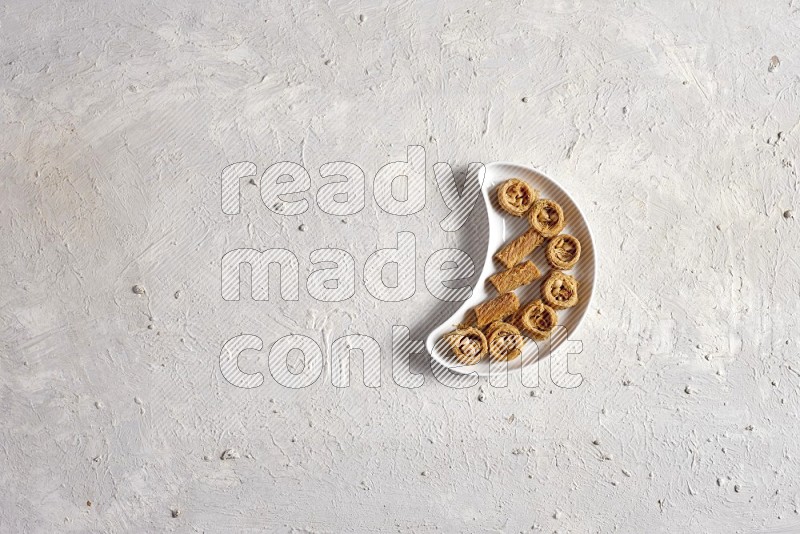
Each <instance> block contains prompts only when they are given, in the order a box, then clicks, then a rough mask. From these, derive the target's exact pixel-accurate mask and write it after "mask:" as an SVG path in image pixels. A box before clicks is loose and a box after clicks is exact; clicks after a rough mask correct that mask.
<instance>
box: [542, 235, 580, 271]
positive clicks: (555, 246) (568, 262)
mask: <svg viewBox="0 0 800 534" xmlns="http://www.w3.org/2000/svg"><path fill="white" fill-rule="evenodd" d="M544 255H545V257H546V258H547V263H549V264H550V266H551V267H552V268H553V269H558V270H559V271H566V270H567V269H572V268H573V267H574V266H575V264H576V263H578V259H579V258H580V257H581V242H580V241H578V239H577V238H576V237H574V236H571V235H569V234H561V235H557V236H555V237H554V238H552V239H551V240H550V241H548V243H547V247H546V248H545V250H544Z"/></svg>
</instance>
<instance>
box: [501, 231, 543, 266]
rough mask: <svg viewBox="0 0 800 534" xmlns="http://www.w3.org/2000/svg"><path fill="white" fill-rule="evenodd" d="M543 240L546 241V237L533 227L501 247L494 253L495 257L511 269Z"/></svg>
mask: <svg viewBox="0 0 800 534" xmlns="http://www.w3.org/2000/svg"><path fill="white" fill-rule="evenodd" d="M542 241H544V238H543V237H542V236H541V234H539V232H537V231H536V230H534V229H533V228H531V229H530V230H528V231H526V232H525V233H524V234H521V235H519V236H517V237H516V238H514V240H513V241H511V242H509V243H508V244H507V245H506V246H504V247H503V248H501V249H500V250H499V251H498V252H497V254H495V255H494V259H496V260H497V261H499V262H500V263H502V264H503V265H504V266H505V268H506V269H510V268H511V267H513V266H515V265H516V264H518V263H519V262H520V260H522V258H524V257H525V256H527V255H528V254H530V253H531V252H533V249H535V248H536V247H538V246H539V245H541V244H542Z"/></svg>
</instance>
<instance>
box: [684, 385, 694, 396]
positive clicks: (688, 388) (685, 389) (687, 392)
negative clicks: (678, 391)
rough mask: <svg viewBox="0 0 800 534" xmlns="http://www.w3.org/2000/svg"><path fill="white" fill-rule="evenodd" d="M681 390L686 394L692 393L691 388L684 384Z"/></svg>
mask: <svg viewBox="0 0 800 534" xmlns="http://www.w3.org/2000/svg"><path fill="white" fill-rule="evenodd" d="M683 392H684V393H686V394H687V395H691V394H692V388H690V387H689V386H686V387H685V388H683Z"/></svg>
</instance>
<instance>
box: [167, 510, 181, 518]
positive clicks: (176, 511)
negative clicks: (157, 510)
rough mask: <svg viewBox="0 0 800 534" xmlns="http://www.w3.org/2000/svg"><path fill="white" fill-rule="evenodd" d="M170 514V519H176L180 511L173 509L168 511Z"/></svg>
mask: <svg viewBox="0 0 800 534" xmlns="http://www.w3.org/2000/svg"><path fill="white" fill-rule="evenodd" d="M170 513H171V514H172V517H178V516H179V515H181V511H180V510H178V509H177V508H173V509H172V510H170Z"/></svg>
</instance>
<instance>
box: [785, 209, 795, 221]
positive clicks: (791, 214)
mask: <svg viewBox="0 0 800 534" xmlns="http://www.w3.org/2000/svg"><path fill="white" fill-rule="evenodd" d="M783 218H784V219H794V211H793V210H786V211H784V212H783Z"/></svg>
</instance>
